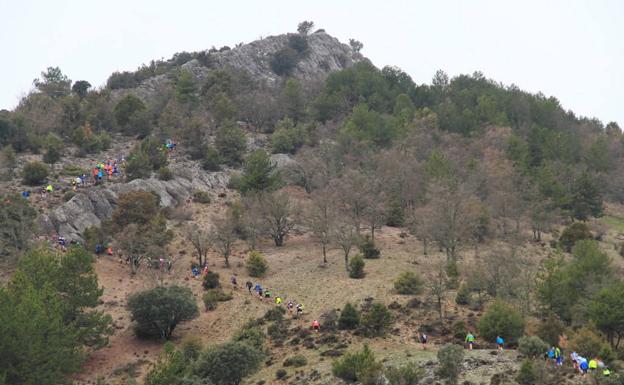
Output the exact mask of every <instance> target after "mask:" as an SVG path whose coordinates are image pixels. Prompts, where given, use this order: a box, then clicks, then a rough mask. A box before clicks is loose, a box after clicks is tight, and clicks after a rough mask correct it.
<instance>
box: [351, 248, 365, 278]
mask: <svg viewBox="0 0 624 385" xmlns="http://www.w3.org/2000/svg"><path fill="white" fill-rule="evenodd" d="M364 266H366V263H365V262H364V258H362V256H361V255H360V254H356V255H355V256H354V257H353V258H351V260H350V261H349V277H350V278H356V279H359V278H364V276H365V275H366V273H364Z"/></svg>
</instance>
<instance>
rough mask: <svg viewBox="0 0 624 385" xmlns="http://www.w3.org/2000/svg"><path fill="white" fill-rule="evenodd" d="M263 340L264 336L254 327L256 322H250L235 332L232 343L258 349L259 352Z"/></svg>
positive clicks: (260, 330) (257, 327) (258, 328)
mask: <svg viewBox="0 0 624 385" xmlns="http://www.w3.org/2000/svg"><path fill="white" fill-rule="evenodd" d="M265 340H266V335H265V334H264V332H263V331H262V329H261V328H260V327H259V326H257V325H256V321H251V322H250V323H248V324H247V325H245V326H244V327H243V328H242V329H241V330H239V331H238V332H236V333H235V334H234V337H232V341H234V342H242V343H245V344H248V345H249V346H252V347H254V348H256V349H258V350H259V351H261V350H262V348H263V346H264V341H265Z"/></svg>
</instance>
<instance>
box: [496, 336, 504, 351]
mask: <svg viewBox="0 0 624 385" xmlns="http://www.w3.org/2000/svg"><path fill="white" fill-rule="evenodd" d="M504 343H505V340H504V339H503V337H501V336H496V346H498V350H503V344H504Z"/></svg>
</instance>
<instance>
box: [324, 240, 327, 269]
mask: <svg viewBox="0 0 624 385" xmlns="http://www.w3.org/2000/svg"><path fill="white" fill-rule="evenodd" d="M323 264H324V265H327V251H326V247H325V244H323Z"/></svg>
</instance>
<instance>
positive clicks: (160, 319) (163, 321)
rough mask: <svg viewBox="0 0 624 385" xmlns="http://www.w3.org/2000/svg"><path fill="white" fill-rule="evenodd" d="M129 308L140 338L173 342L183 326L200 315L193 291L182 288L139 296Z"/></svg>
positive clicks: (156, 291) (172, 288)
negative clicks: (176, 333)
mask: <svg viewBox="0 0 624 385" xmlns="http://www.w3.org/2000/svg"><path fill="white" fill-rule="evenodd" d="M128 308H129V309H130V312H131V313H132V319H133V320H134V322H135V332H136V334H137V336H139V337H159V338H162V339H169V338H170V337H171V334H172V333H173V330H174V329H175V327H176V326H177V325H178V324H179V323H180V322H184V321H189V320H191V319H193V318H195V317H197V316H198V315H199V311H198V309H197V304H196V303H195V297H193V293H192V292H191V289H189V288H186V287H180V286H169V287H163V286H159V287H156V288H154V289H151V290H147V291H142V292H139V293H135V294H133V295H131V296H130V298H129V299H128Z"/></svg>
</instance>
